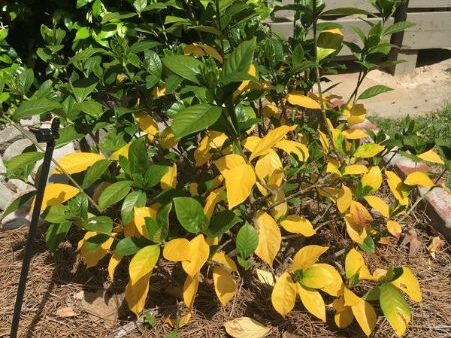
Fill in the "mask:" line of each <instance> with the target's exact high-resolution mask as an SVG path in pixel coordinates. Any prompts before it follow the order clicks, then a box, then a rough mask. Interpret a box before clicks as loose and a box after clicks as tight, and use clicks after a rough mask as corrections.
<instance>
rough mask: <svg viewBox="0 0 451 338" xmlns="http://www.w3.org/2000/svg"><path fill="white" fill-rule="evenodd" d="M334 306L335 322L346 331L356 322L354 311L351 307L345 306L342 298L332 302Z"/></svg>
mask: <svg viewBox="0 0 451 338" xmlns="http://www.w3.org/2000/svg"><path fill="white" fill-rule="evenodd" d="M332 306H333V308H334V309H335V311H336V312H335V315H334V321H335V325H337V326H338V327H339V328H340V329H344V328H346V327H348V326H349V325H351V323H352V322H353V321H354V315H353V314H352V309H351V307H349V306H345V305H344V298H343V297H340V298H337V299H335V300H334V301H333V302H332Z"/></svg>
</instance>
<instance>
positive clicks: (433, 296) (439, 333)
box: [0, 212, 451, 338]
mask: <svg viewBox="0 0 451 338" xmlns="http://www.w3.org/2000/svg"><path fill="white" fill-rule="evenodd" d="M412 224H416V226H415V228H416V230H417V233H418V239H419V240H420V241H421V243H422V244H421V247H420V249H419V250H418V251H417V252H416V253H414V254H413V255H409V248H408V247H407V246H400V245H399V243H400V242H401V241H399V242H396V240H395V239H393V242H392V244H391V245H379V246H378V248H377V253H376V254H375V255H371V256H367V263H368V265H369V266H370V269H371V270H372V269H374V268H376V267H381V268H382V267H383V268H388V267H390V266H400V265H403V264H405V265H408V266H410V267H411V268H412V269H413V271H414V273H415V274H416V276H417V277H418V279H419V281H420V284H421V287H422V291H423V302H422V303H420V304H415V303H411V302H410V305H411V306H412V314H413V319H412V321H411V323H410V325H409V329H408V332H407V334H406V337H415V338H423V337H428V338H433V337H451V322H450V320H451V260H450V258H451V252H450V248H449V245H447V246H446V247H445V248H444V249H443V250H442V251H440V252H439V253H437V256H436V259H433V258H432V257H431V255H430V254H429V253H428V251H427V245H428V244H429V243H430V241H431V236H436V234H435V233H434V232H433V231H432V230H431V228H430V227H429V226H428V225H427V224H428V220H427V219H426V217H425V216H424V215H422V214H420V213H418V212H417V213H416V214H415V215H413V216H412V217H411V218H410V219H409V222H407V224H406V227H407V226H412ZM340 231H341V230H340ZM26 234H27V229H23V228H22V229H18V230H14V231H8V232H0V271H1V273H0V286H1V287H0V337H8V335H9V325H10V322H11V318H12V312H13V307H14V301H15V293H16V289H17V281H18V278H19V273H20V267H21V259H22V255H23V247H24V244H25V238H26ZM38 238H39V239H38V240H37V241H36V243H35V247H36V249H35V255H34V258H33V261H32V264H31V270H30V275H29V279H28V283H27V292H26V297H25V301H24V304H23V310H22V317H21V327H20V334H21V337H80V338H81V337H83V338H86V337H97V338H100V337H114V334H113V332H115V330H116V329H117V328H119V327H121V326H124V325H126V324H127V323H129V325H130V322H132V321H133V320H134V317H133V315H132V314H131V313H130V312H128V311H127V310H126V307H125V306H121V307H120V308H119V319H118V320H116V321H113V322H111V321H109V320H108V319H107V318H102V315H99V314H93V313H92V312H90V310H89V309H88V310H87V309H86V307H84V306H83V305H82V302H81V300H78V299H76V298H77V295H80V291H84V292H85V293H89V292H96V291H99V292H102V291H103V290H104V289H107V293H108V294H109V295H110V296H111V295H113V294H121V293H122V292H123V288H124V284H125V281H126V278H125V275H126V268H125V266H120V267H119V271H118V274H117V275H118V278H117V281H115V282H114V283H111V282H109V281H108V278H107V273H106V271H105V265H103V267H102V268H93V269H89V270H86V269H85V268H84V266H83V264H82V263H81V262H80V261H79V259H78V257H77V255H76V252H75V251H74V246H72V245H71V244H70V242H72V243H75V242H76V239H77V238H72V239H70V241H69V242H66V243H65V244H64V245H63V246H62V247H61V248H60V249H59V251H58V252H57V254H56V255H54V256H52V255H51V254H49V253H48V251H47V250H46V249H45V245H44V243H43V235H42V233H41V234H40V235H39V237H38ZM325 238H326V239H327V240H326V241H327V242H329V243H324V239H325ZM334 238H335V237H334V236H333V235H332V232H331V230H330V229H329V228H328V227H323V228H322V229H321V234H320V235H318V236H314V239H312V240H310V241H309V242H307V241H306V242H304V243H302V241H299V240H296V239H294V240H293V241H292V243H291V245H292V246H294V247H296V248H299V247H300V246H301V244H302V245H306V244H312V243H314V244H317V243H318V242H317V241H318V239H322V240H323V242H322V243H321V244H323V245H331V246H334V247H335V248H332V249H331V250H330V256H325V257H324V259H322V261H325V262H328V263H331V264H334V265H335V266H337V268H339V269H340V264H341V265H342V264H343V262H344V255H341V256H339V257H334V256H333V253H334V252H336V251H338V250H337V249H336V248H338V247H343V246H347V247H348V248H349V247H350V245H351V243H350V242H348V241H345V240H341V241H337V240H335V239H334ZM401 240H402V239H401ZM284 249H286V250H287V251H289V249H288V248H284ZM287 254H288V252H287ZM279 265H280V266H283V265H284V264H283V263H282V264H279ZM160 270H161V271H160V272H158V273H157V274H155V275H154V276H153V277H152V282H151V292H150V294H151V296H150V298H149V300H148V303H147V306H146V308H148V309H152V310H151V311H152V313H154V314H155V317H156V325H155V327H154V328H150V327H149V326H148V325H146V324H143V325H140V326H139V327H138V328H137V329H135V330H133V331H132V332H130V333H129V334H128V335H126V337H165V336H166V335H167V334H168V333H170V332H171V331H173V329H172V328H171V326H170V325H169V324H168V319H167V318H168V317H169V316H170V315H171V316H174V314H176V313H177V308H178V307H179V308H180V309H181V308H182V306H180V302H179V301H177V299H176V298H175V297H174V294H175V293H177V289H176V288H174V287H172V288H168V284H167V280H168V278H167V277H168V274H171V275H172V277H171V280H175V281H183V279H182V275H181V274H179V273H178V271H177V269H174V267H173V266H172V265H168V266H164V267H163V268H162V269H160ZM207 275H208V274H207ZM210 275H211V274H210ZM239 285H240V286H239V291H238V294H237V297H236V298H235V300H234V301H232V302H230V303H229V304H228V305H227V306H226V307H225V308H222V307H221V306H218V303H217V300H216V296H215V295H214V291H213V285H212V281H211V279H207V278H206V279H204V280H203V282H202V283H201V286H200V287H199V293H198V296H197V298H196V305H195V307H196V311H195V313H194V315H193V317H192V319H191V321H190V322H189V323H188V325H186V326H184V327H182V328H180V329H179V330H178V337H226V336H227V335H226V333H225V331H224V328H223V323H224V322H225V321H227V320H231V319H234V318H238V317H241V316H249V317H252V318H254V319H256V320H258V321H260V322H261V323H263V324H265V325H267V326H269V327H271V328H272V330H271V333H270V334H269V337H283V338H293V337H364V335H363V334H362V332H361V331H360V329H359V328H358V327H357V325H356V324H355V323H354V324H353V325H352V326H351V327H350V328H348V329H346V330H338V329H337V328H336V327H335V325H334V323H333V313H332V312H331V311H330V310H328V316H327V317H328V320H329V321H328V322H327V323H322V322H320V321H318V320H315V319H314V318H313V317H312V316H311V315H309V314H308V313H307V312H306V311H305V310H304V309H303V308H302V305H300V303H299V302H297V304H296V307H295V310H294V311H292V312H291V313H290V314H289V315H288V316H287V318H285V319H283V318H281V317H280V316H279V315H278V314H277V313H276V312H275V311H274V310H273V309H272V306H271V301H270V295H271V290H270V288H269V287H266V286H264V285H262V284H260V283H259V282H258V281H256V279H255V278H250V277H244V278H243V279H242V280H241V281H240V283H239ZM171 290H172V291H171ZM156 304H158V306H156ZM64 307H70V308H72V309H73V310H74V312H75V313H76V316H74V317H61V316H58V315H57V311H58V310H61V309H62V308H64ZM87 311H88V312H89V313H88V312H87ZM372 337H378V338H387V337H395V334H394V332H393V330H392V329H391V328H390V327H389V325H388V323H387V322H386V320H384V319H383V317H380V318H379V322H378V324H377V327H376V329H375V332H374V333H373V335H372Z"/></svg>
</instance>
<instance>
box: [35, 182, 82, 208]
mask: <svg viewBox="0 0 451 338" xmlns="http://www.w3.org/2000/svg"><path fill="white" fill-rule="evenodd" d="M79 192H80V190H78V189H77V188H75V187H73V186H71V185H68V184H62V183H51V184H47V186H46V187H45V190H44V196H43V198H42V205H41V211H44V210H45V209H47V207H50V206H52V205H56V204H61V203H64V202H66V201H68V200H70V199H71V198H72V197H74V196H75V195H77V194H78V193H79ZM33 206H34V200H33Z"/></svg>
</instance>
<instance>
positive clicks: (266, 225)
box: [254, 211, 282, 266]
mask: <svg viewBox="0 0 451 338" xmlns="http://www.w3.org/2000/svg"><path fill="white" fill-rule="evenodd" d="M254 225H255V226H256V228H257V229H258V246H257V249H255V254H256V255H257V256H258V257H260V258H261V260H262V261H264V262H265V263H266V264H268V265H269V266H272V263H273V261H274V258H275V257H276V255H277V253H278V252H279V249H280V244H281V242H282V235H281V234H280V230H279V226H278V225H277V223H276V221H275V220H274V219H273V218H272V217H271V216H270V215H269V214H267V213H266V212H262V211H259V212H257V214H256V216H255V218H254Z"/></svg>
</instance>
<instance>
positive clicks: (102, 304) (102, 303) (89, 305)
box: [81, 290, 124, 328]
mask: <svg viewBox="0 0 451 338" xmlns="http://www.w3.org/2000/svg"><path fill="white" fill-rule="evenodd" d="M123 300H124V295H123V294H114V295H108V294H107V293H106V291H105V290H98V291H95V292H85V293H84V297H83V299H82V301H81V306H82V308H83V310H84V311H86V312H87V313H88V314H89V317H90V319H91V320H92V321H95V322H98V321H99V319H100V320H103V324H104V325H105V327H106V328H111V327H114V326H116V322H117V318H118V315H119V313H118V312H119V308H120V307H121V305H122V302H123Z"/></svg>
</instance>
